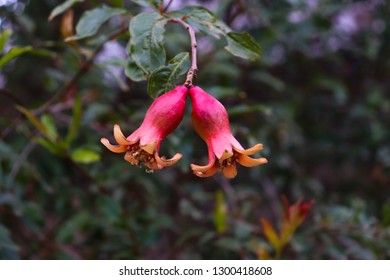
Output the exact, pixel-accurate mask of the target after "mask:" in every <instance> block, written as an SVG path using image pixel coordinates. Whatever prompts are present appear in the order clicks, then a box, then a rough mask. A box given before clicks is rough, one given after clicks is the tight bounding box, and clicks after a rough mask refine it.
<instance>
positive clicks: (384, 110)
mask: <svg viewBox="0 0 390 280" xmlns="http://www.w3.org/2000/svg"><path fill="white" fill-rule="evenodd" d="M187 2H191V3H192V4H193V3H194V1H155V0H153V1H120V0H106V1H94V0H84V1H81V0H79V1H74V0H72V1H70V0H68V1H59V0H45V1H24V0H18V1H16V0H15V1H5V2H4V3H5V4H1V5H0V13H1V16H0V68H1V72H0V100H1V101H0V108H1V114H0V127H1V131H0V135H1V136H0V258H2V259H17V258H21V259H68V258H70V259H252V258H258V257H260V258H263V257H265V256H266V255H267V256H268V257H269V256H276V257H280V258H282V259H387V258H389V257H390V241H389V240H390V218H389V217H390V201H389V194H390V175H389V174H390V148H389V145H388V143H389V141H390V132H389V129H388V124H389V123H390V101H389V100H388V98H387V93H388V92H389V91H390V84H389V81H388V74H387V73H389V70H390V69H389V67H390V63H389V57H390V53H389V50H390V48H389V45H390V25H389V23H388V18H389V16H390V15H389V11H388V9H385V8H384V5H385V4H384V1H360V2H356V1H331V0H321V1H288V0H285V1H265V0H264V1H260V0H259V1H245V0H222V1H197V2H198V6H190V5H187V4H188V3H187ZM217 2H218V4H217ZM48 18H50V21H48ZM174 18H183V19H184V20H185V21H186V22H187V23H188V24H190V25H191V26H193V27H194V28H195V29H196V31H197V32H196V36H197V40H198V68H199V71H198V74H197V76H196V79H195V80H194V83H195V84H197V85H199V86H201V87H202V88H204V89H206V90H207V91H208V92H210V93H211V94H213V95H214V96H215V97H217V98H218V99H219V100H220V101H221V102H222V103H223V104H224V105H225V106H226V108H227V109H228V112H229V116H230V121H231V124H232V130H233V133H234V135H235V136H236V137H237V139H239V140H240V142H241V143H242V144H243V145H244V146H245V147H250V146H252V145H253V144H255V143H258V142H261V143H263V144H264V147H265V149H264V153H263V155H264V156H265V157H266V158H268V160H269V163H268V164H266V165H263V166H261V167H255V168H251V169H246V168H243V167H240V168H239V171H238V175H237V177H236V178H235V179H233V180H227V179H226V178H223V177H222V176H219V175H218V176H214V177H211V178H205V179H202V178H197V177H195V176H194V175H193V174H192V173H191V172H190V169H189V164H190V163H192V162H197V163H199V162H204V163H206V162H207V158H206V157H205V156H206V155H207V149H206V146H205V145H204V144H203V142H202V140H201V139H200V138H199V137H198V136H197V135H196V134H195V132H194V130H193V128H192V124H191V118H190V104H188V110H187V113H186V115H185V117H184V119H183V121H182V123H181V125H180V126H179V128H178V129H177V130H176V131H175V132H174V133H173V134H172V135H170V136H169V137H168V138H167V139H165V140H164V143H163V145H162V150H163V152H162V154H167V155H173V154H174V153H175V152H177V151H180V152H181V153H182V154H183V158H182V159H181V160H180V161H179V163H178V165H176V166H174V167H170V168H166V169H164V170H161V171H157V172H155V173H153V174H147V173H145V172H144V170H142V169H138V168H136V167H134V166H131V165H130V164H129V163H127V162H126V161H124V160H123V159H122V157H121V156H118V155H117V154H111V153H110V152H108V151H107V150H106V149H104V147H103V146H102V145H101V144H100V143H99V139H100V138H101V137H110V135H112V127H113V125H114V124H115V123H118V124H120V125H121V127H122V128H123V130H125V131H126V133H130V132H132V131H134V129H135V128H137V127H138V126H139V124H140V123H141V122H142V119H143V116H144V113H145V111H146V109H147V107H148V105H150V103H151V102H152V99H151V98H150V97H153V98H154V97H156V96H158V95H159V94H161V93H163V92H166V91H168V90H169V89H171V88H172V87H174V86H175V85H177V84H182V83H184V80H185V77H184V74H185V72H186V71H187V69H188V67H189V65H190V53H189V51H190V43H189V42H190V40H189V37H188V33H187V31H186V30H185V28H183V26H181V25H180V24H177V23H174V22H172V21H171V19H174ZM347 23H349V24H347ZM65 31H66V32H65ZM69 31H70V32H71V34H70V33H69ZM249 34H250V35H249ZM259 44H260V45H261V47H260V45H259ZM260 56H261V58H260ZM281 196H286V197H287V198H288V201H290V202H292V203H293V202H296V201H298V202H296V203H295V204H293V205H292V206H290V207H298V205H301V204H300V203H301V201H300V200H299V199H303V201H306V200H312V199H313V200H315V203H314V204H313V205H312V206H311V209H310V211H309V213H308V215H307V217H306V219H305V220H304V221H302V219H297V220H296V221H295V222H297V221H299V222H298V223H295V224H293V226H292V227H290V228H289V230H286V227H283V225H287V224H288V225H290V226H291V225H292V224H291V223H290V224H289V223H287V222H286V221H288V220H286V218H285V217H286V216H285V215H284V216H283V206H282V203H281V199H280V197H281ZM287 209H290V208H288V207H287ZM283 217H284V218H283ZM261 220H262V221H263V222H261ZM264 221H266V222H264ZM298 224H299V227H298ZM271 225H273V226H272V228H273V231H274V233H275V235H276V239H275V238H274V239H272V238H271V235H272V234H271V235H270V234H268V235H267V233H266V231H267V226H271ZM279 226H280V227H279ZM283 229H284V232H288V236H285V237H284V241H283V242H282V243H283V244H282V246H279V245H280V244H279V245H277V246H276V247H275V246H272V242H270V243H269V241H270V240H273V242H274V245H275V244H276V241H275V240H277V239H278V232H279V233H281V235H279V237H280V238H281V237H282V236H283V234H282V232H283ZM268 231H269V232H271V231H272V230H271V231H270V230H268ZM275 235H274V237H275ZM270 238H271V239H270ZM278 246H279V247H278ZM281 247H283V250H281V249H280V248H281ZM277 248H279V249H277ZM278 250H279V251H278Z"/></svg>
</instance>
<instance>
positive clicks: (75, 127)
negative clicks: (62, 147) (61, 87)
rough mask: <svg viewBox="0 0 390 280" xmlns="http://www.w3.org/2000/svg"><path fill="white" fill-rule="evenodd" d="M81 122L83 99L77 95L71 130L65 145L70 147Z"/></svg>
mask: <svg viewBox="0 0 390 280" xmlns="http://www.w3.org/2000/svg"><path fill="white" fill-rule="evenodd" d="M80 121H81V98H80V95H77V96H76V98H75V100H74V106H73V114H72V124H71V126H70V128H69V131H68V134H67V135H66V139H65V144H66V146H67V147H69V145H70V143H71V142H72V140H73V139H74V137H75V136H76V133H77V131H78V129H79V127H80Z"/></svg>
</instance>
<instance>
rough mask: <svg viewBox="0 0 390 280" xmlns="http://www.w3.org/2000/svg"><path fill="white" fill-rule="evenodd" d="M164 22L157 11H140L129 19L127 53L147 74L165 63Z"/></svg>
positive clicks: (165, 21) (164, 19) (165, 20)
mask: <svg viewBox="0 0 390 280" xmlns="http://www.w3.org/2000/svg"><path fill="white" fill-rule="evenodd" d="M166 23H167V19H166V18H163V17H162V16H161V15H159V14H158V13H140V14H138V15H137V16H135V17H134V18H133V19H132V20H131V21H130V27H129V30H130V41H129V54H130V56H131V57H132V58H133V60H134V62H135V63H136V64H137V66H138V67H139V68H140V69H142V71H144V72H145V73H146V74H147V75H150V74H151V73H152V72H153V71H154V70H156V69H158V68H160V67H161V66H163V65H164V64H165V49H164V46H163V39H164V31H165V24H166Z"/></svg>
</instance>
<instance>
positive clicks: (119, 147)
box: [100, 138, 127, 154]
mask: <svg viewBox="0 0 390 280" xmlns="http://www.w3.org/2000/svg"><path fill="white" fill-rule="evenodd" d="M100 142H101V143H102V144H103V145H104V146H106V148H107V149H109V150H110V151H111V152H114V153H118V154H119V153H123V152H125V151H126V150H127V146H123V145H112V144H111V143H110V141H108V139H106V138H102V139H100Z"/></svg>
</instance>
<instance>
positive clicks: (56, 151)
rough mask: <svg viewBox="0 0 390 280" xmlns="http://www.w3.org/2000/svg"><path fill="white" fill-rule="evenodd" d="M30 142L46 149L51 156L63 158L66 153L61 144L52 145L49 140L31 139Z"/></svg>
mask: <svg viewBox="0 0 390 280" xmlns="http://www.w3.org/2000/svg"><path fill="white" fill-rule="evenodd" d="M32 141H34V142H36V143H38V144H40V145H41V146H42V147H44V148H45V149H47V150H48V151H49V152H51V153H52V154H53V155H57V156H64V155H65V153H66V150H65V149H64V147H63V146H62V145H61V144H57V143H54V142H52V141H50V140H49V139H46V138H43V137H35V138H33V139H32Z"/></svg>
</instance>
